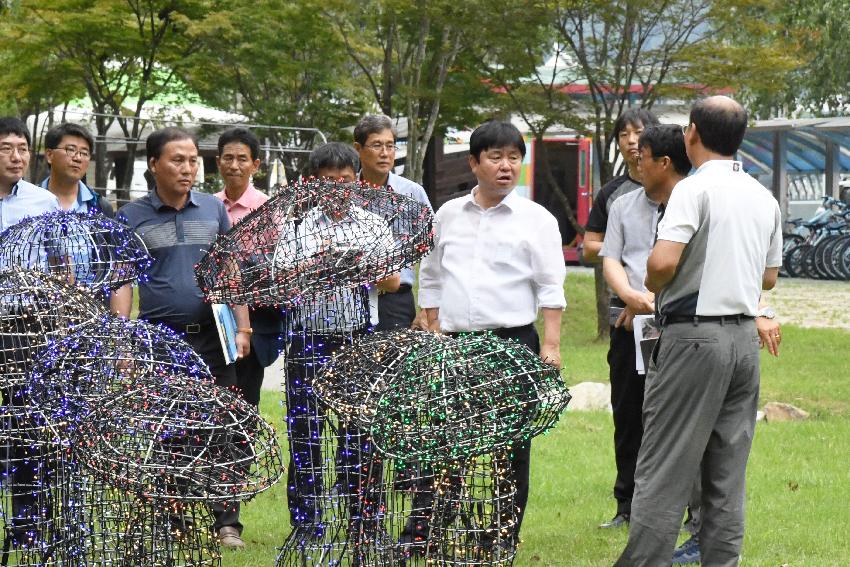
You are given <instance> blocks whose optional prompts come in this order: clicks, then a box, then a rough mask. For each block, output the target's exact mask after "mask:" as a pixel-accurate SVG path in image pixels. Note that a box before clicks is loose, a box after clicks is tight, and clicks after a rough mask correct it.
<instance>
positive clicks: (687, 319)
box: [658, 313, 755, 327]
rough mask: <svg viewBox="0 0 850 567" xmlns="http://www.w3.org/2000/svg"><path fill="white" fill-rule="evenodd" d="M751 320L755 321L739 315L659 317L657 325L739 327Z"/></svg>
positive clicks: (747, 316)
mask: <svg viewBox="0 0 850 567" xmlns="http://www.w3.org/2000/svg"><path fill="white" fill-rule="evenodd" d="M752 319H755V317H752V316H750V315H743V314H741V313H738V314H737V315H660V316H659V317H658V324H659V325H661V326H662V327H664V326H665V325H672V324H674V323H693V324H694V326H696V325H699V324H700V323H720V324H721V325H724V324H726V323H734V324H736V325H740V324H741V322H742V321H749V320H752Z"/></svg>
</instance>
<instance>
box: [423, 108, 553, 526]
mask: <svg viewBox="0 0 850 567" xmlns="http://www.w3.org/2000/svg"><path fill="white" fill-rule="evenodd" d="M469 154H470V155H469V166H470V167H471V168H472V171H473V173H474V174H475V176H476V178H477V179H478V185H477V186H476V187H475V188H474V189H472V191H471V193H470V194H469V195H467V196H465V197H460V198H457V199H453V200H451V201H449V202H448V203H446V204H444V205H443V206H442V207H441V208H440V210H439V211H438V212H437V214H436V216H435V220H434V233H435V234H434V250H433V251H432V252H431V253H430V254H429V255H428V256H426V257H425V259H424V260H422V264H421V266H420V270H419V304H420V306H421V307H422V308H423V309H425V311H426V313H427V317H428V326H429V328H430V329H431V330H434V331H442V332H447V333H460V332H471V331H472V332H474V331H492V332H493V333H494V334H496V335H497V336H499V337H502V338H507V339H514V340H517V341H518V342H520V343H522V344H524V345H526V346H528V347H529V348H530V349H532V350H533V351H534V352H539V353H540V357H541V358H542V359H543V360H544V361H546V362H548V363H549V364H551V365H553V366H555V367H557V368H560V366H561V346H560V331H561V313H562V311H563V309H564V307H565V306H566V300H565V298H564V277H565V275H566V269H565V267H564V257H563V251H562V249H561V234H560V232H559V231H558V223H557V221H556V220H555V217H554V216H552V214H551V213H549V211H547V210H546V209H545V208H543V207H542V206H540V205H538V204H537V203H535V202H533V201H531V200H529V199H525V198H523V197H521V196H519V195H517V194H516V192H515V191H514V187H515V186H516V184H517V180H518V179H519V172H520V167H521V166H522V160H523V157H524V156H525V142H524V141H523V139H522V134H520V132H519V130H517V128H516V127H515V126H513V125H512V124H510V123H508V122H498V121H490V122H486V123H484V124H482V125H481V126H479V127H478V128H477V129H476V130H475V132H473V133H472V136H471V137H470V140H469ZM540 311H542V314H543V342H542V344H541V342H540V338H539V336H538V334H537V330H536V329H535V328H534V322H535V321H536V320H537V316H538V312H540ZM530 450H531V446H530V443H528V442H526V443H522V444H519V445H515V446H514V447H512V450H511V455H510V459H511V463H512V470H511V480H512V481H513V482H515V483H516V489H517V506H518V508H519V511H518V514H517V523H516V525H515V526H514V527H513V533H512V534H511V535H512V539H513V542H514V543H515V542H516V541H517V540H518V539H519V530H520V524H521V523H522V517H523V514H524V512H525V506H526V502H527V501H528V475H529V456H530Z"/></svg>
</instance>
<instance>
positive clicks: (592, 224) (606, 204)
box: [585, 174, 641, 232]
mask: <svg viewBox="0 0 850 567" xmlns="http://www.w3.org/2000/svg"><path fill="white" fill-rule="evenodd" d="M640 188H641V184H640V183H638V182H637V181H635V180H634V179H632V178H631V177H629V176H628V175H627V174H626V175H621V176H619V177H615V178H614V179H612V180H611V181H609V182H608V183H606V184H605V186H604V187H602V190H601V191H599V194H598V195H597V196H596V198H595V199H593V208H591V209H590V215H589V216H588V217H587V225H586V226H585V228H586V229H587V230H589V231H590V232H605V229H606V227H607V226H608V214H609V211H610V210H611V205H613V204H614V201H616V200H617V199H618V198H619V197H622V196H623V195H625V194H627V193H630V192H632V191H634V190H635V189H640Z"/></svg>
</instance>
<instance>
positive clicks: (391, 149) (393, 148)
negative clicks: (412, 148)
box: [363, 143, 398, 154]
mask: <svg viewBox="0 0 850 567" xmlns="http://www.w3.org/2000/svg"><path fill="white" fill-rule="evenodd" d="M363 147H364V148H369V149H370V150H372V151H373V152H375V153H376V154H379V153H381V150H387V153H391V152H394V151H396V150H397V149H398V146H396V145H395V144H389V143H388V144H379V143H374V144H368V145H366V146H363Z"/></svg>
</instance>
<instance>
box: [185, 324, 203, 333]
mask: <svg viewBox="0 0 850 567" xmlns="http://www.w3.org/2000/svg"><path fill="white" fill-rule="evenodd" d="M200 332H201V326H200V325H198V324H197V323H192V324H190V325H186V333H187V334H189V335H196V334H198V333H200Z"/></svg>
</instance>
